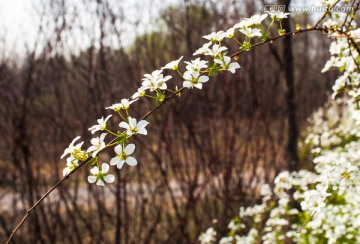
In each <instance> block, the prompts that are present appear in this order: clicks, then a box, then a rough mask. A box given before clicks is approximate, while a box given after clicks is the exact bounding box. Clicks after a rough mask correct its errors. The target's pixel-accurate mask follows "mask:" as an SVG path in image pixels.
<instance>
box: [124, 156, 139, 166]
mask: <svg viewBox="0 0 360 244" xmlns="http://www.w3.org/2000/svg"><path fill="white" fill-rule="evenodd" d="M126 163H127V164H128V165H130V166H135V165H137V161H136V159H135V158H134V157H127V159H126Z"/></svg>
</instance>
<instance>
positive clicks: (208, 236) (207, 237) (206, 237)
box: [199, 227, 216, 244]
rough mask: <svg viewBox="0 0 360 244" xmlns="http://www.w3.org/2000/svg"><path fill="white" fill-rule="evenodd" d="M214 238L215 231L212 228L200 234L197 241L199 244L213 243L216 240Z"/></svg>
mask: <svg viewBox="0 0 360 244" xmlns="http://www.w3.org/2000/svg"><path fill="white" fill-rule="evenodd" d="M215 236H216V231H215V230H214V229H213V228H212V227H210V228H209V229H207V230H206V232H205V233H201V235H200V236H199V241H200V243H201V244H206V243H213V242H214V241H215V240H216V239H215Z"/></svg>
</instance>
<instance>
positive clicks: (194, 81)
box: [183, 70, 209, 89]
mask: <svg viewBox="0 0 360 244" xmlns="http://www.w3.org/2000/svg"><path fill="white" fill-rule="evenodd" d="M183 77H184V79H185V80H184V82H183V86H184V87H186V88H194V87H196V88H198V89H202V86H203V84H202V83H205V82H207V81H208V80H209V77H208V76H205V75H200V73H199V72H197V71H193V70H188V71H185V73H184V75H183Z"/></svg>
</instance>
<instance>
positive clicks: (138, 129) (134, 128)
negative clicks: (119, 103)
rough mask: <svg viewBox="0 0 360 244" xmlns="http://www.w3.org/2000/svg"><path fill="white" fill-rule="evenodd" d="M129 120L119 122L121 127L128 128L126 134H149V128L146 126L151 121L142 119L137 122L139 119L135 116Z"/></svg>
mask: <svg viewBox="0 0 360 244" xmlns="http://www.w3.org/2000/svg"><path fill="white" fill-rule="evenodd" d="M128 121H129V122H125V121H122V122H121V123H120V124H119V127H120V128H124V129H126V134H127V135H128V136H131V135H133V134H142V135H147V130H146V129H145V127H146V126H147V125H148V124H149V122H147V121H146V120H140V121H139V122H137V120H136V119H135V118H131V117H129V118H128Z"/></svg>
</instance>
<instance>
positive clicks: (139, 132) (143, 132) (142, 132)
mask: <svg viewBox="0 0 360 244" xmlns="http://www.w3.org/2000/svg"><path fill="white" fill-rule="evenodd" d="M137 133H138V134H142V135H145V136H146V135H147V130H146V129H145V128H141V129H139V131H138V132H137Z"/></svg>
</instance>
